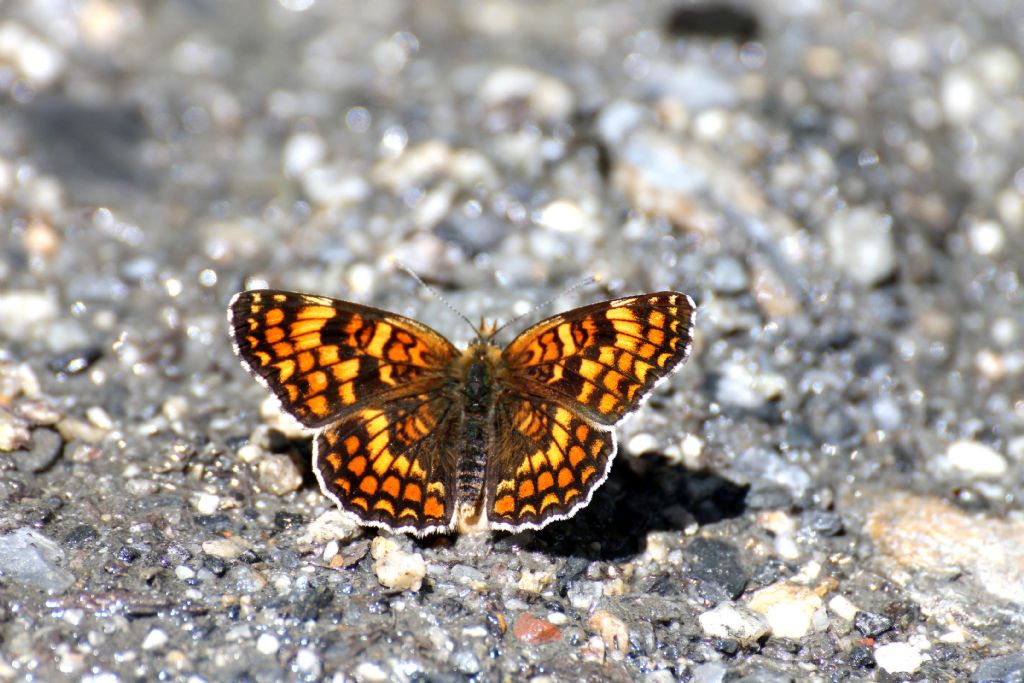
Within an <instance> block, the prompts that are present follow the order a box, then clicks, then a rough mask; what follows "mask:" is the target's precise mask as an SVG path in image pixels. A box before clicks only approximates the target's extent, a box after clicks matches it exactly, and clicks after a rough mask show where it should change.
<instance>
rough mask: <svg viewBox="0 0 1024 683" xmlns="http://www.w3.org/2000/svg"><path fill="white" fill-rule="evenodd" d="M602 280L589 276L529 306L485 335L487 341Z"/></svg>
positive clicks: (599, 277) (595, 276)
mask: <svg viewBox="0 0 1024 683" xmlns="http://www.w3.org/2000/svg"><path fill="white" fill-rule="evenodd" d="M603 279H604V278H603V277H601V276H600V275H589V276H587V277H585V278H583V279H582V280H580V281H579V282H577V283H576V284H574V285H572V286H571V287H569V288H567V289H564V290H562V291H561V292H559V293H558V294H556V295H555V296H553V297H551V298H549V299H547V300H546V301H543V302H541V303H539V304H537V305H536V306H531V307H530V310H528V311H526V312H525V313H520V314H519V315H517V316H516V317H514V318H512V319H511V320H509V321H508V322H504V323H502V324H501V325H499V326H498V327H497V328H495V330H494V331H493V332H491V333H490V334H488V335H487V341H490V340H491V339H494V338H495V337H496V336H498V333H499V332H501V331H502V330H503V329H505V328H506V327H508V326H509V325H512V324H514V323H517V322H519V321H520V320H522V319H523V318H525V317H526V316H528V315H532V314H533V313H534V311H537V310H539V309H542V308H547V307H548V306H550V305H551V304H552V303H554V301H555V300H556V299H560V298H561V297H563V296H565V295H566V294H569V293H571V292H575V291H576V290H577V289H579V288H580V287H586V286H587V285H592V284H594V283H595V282H601V281H602V280H603Z"/></svg>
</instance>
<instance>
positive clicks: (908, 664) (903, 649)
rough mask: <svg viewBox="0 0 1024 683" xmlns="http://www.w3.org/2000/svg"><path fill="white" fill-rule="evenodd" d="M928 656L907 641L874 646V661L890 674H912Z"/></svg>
mask: <svg viewBox="0 0 1024 683" xmlns="http://www.w3.org/2000/svg"><path fill="white" fill-rule="evenodd" d="M926 659H928V656H927V655H925V654H922V653H921V652H919V651H918V650H917V648H915V647H913V646H912V645H909V644H907V643H888V644H887V645H879V646H878V647H877V648H875V662H876V663H877V664H878V666H879V667H880V668H881V669H882V670H883V671H885V672H887V673H890V674H912V673H914V672H915V671H917V670H918V669H919V668H920V667H921V665H922V664H924V663H925V661H926Z"/></svg>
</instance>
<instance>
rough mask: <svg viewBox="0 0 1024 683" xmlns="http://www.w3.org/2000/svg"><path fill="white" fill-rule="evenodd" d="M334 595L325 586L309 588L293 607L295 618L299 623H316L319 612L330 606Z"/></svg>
mask: <svg viewBox="0 0 1024 683" xmlns="http://www.w3.org/2000/svg"><path fill="white" fill-rule="evenodd" d="M333 600H334V593H333V592H332V591H331V589H330V588H328V587H327V586H315V587H311V588H310V589H309V591H307V592H306V594H305V595H303V596H302V597H301V598H300V599H299V603H298V604H297V605H296V606H295V612H294V615H295V618H296V619H298V620H299V621H316V618H317V617H319V616H320V612H321V611H323V609H324V608H325V607H328V606H330V604H331V602H332V601H333Z"/></svg>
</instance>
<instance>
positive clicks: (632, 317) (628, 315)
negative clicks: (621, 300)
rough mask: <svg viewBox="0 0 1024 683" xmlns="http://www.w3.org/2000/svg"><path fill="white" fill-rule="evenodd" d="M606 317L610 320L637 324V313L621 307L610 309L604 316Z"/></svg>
mask: <svg viewBox="0 0 1024 683" xmlns="http://www.w3.org/2000/svg"><path fill="white" fill-rule="evenodd" d="M604 317H606V318H608V320H628V321H629V322H636V313H634V312H633V311H631V310H629V309H628V308H625V307H624V306H621V305H620V306H616V307H614V308H609V309H608V311H607V312H606V313H605V314H604Z"/></svg>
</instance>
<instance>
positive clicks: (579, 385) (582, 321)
mask: <svg viewBox="0 0 1024 683" xmlns="http://www.w3.org/2000/svg"><path fill="white" fill-rule="evenodd" d="M693 311H694V306H693V301H692V300H691V299H690V297H688V296H686V295H685V294H681V293H679V292H657V293H655V294H642V295H638V296H631V297H625V298H622V299H613V300H612V301H605V302H603V303H599V304H593V305H591V306H584V307H583V308H577V309H575V310H572V311H568V312H566V313H563V314H561V315H556V316H554V317H551V318H548V319H547V320H543V321H541V322H539V323H537V324H536V325H534V326H533V327H531V328H529V329H528V330H526V331H525V332H523V334H521V335H519V337H517V338H516V339H515V340H514V341H513V342H512V343H511V344H509V346H508V348H506V349H505V351H504V353H503V357H504V358H505V360H506V362H507V363H508V366H509V377H510V382H512V383H513V384H515V386H516V388H517V389H520V390H522V391H523V392H525V393H535V394H537V395H539V396H549V397H554V398H556V399H557V400H558V401H559V402H561V403H562V405H564V406H565V407H567V408H569V409H571V410H573V411H576V412H579V413H580V414H581V415H582V416H584V417H585V418H587V419H589V420H591V421H593V422H596V423H598V424H601V425H607V426H610V425H614V424H615V423H617V422H618V421H619V420H621V419H622V418H623V417H624V416H625V415H627V414H629V413H631V412H632V411H633V410H635V409H636V408H637V406H638V405H639V404H640V402H641V400H642V399H643V398H644V397H645V396H646V395H647V394H648V393H650V391H651V389H653V388H654V386H655V385H656V384H657V383H658V382H659V381H660V380H661V379H662V378H664V377H665V376H666V375H668V374H669V373H670V372H672V370H674V369H675V368H676V367H677V366H678V365H679V364H680V363H682V362H683V361H684V360H686V356H687V354H688V353H689V350H690V342H691V340H692V331H693Z"/></svg>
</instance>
